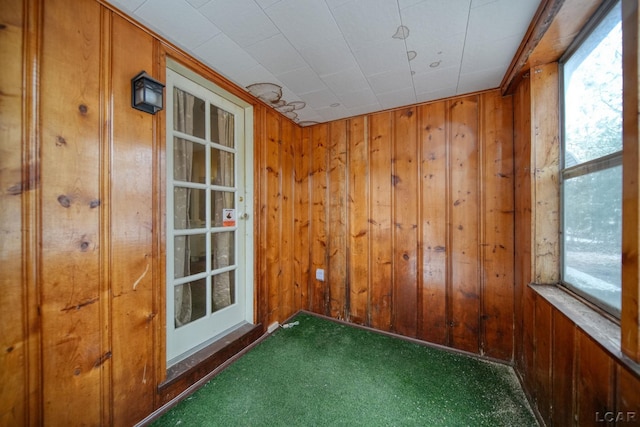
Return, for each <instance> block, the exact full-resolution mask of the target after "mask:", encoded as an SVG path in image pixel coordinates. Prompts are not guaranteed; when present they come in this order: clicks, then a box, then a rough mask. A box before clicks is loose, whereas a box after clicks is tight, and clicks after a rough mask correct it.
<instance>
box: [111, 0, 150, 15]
mask: <svg viewBox="0 0 640 427" xmlns="http://www.w3.org/2000/svg"><path fill="white" fill-rule="evenodd" d="M145 1H147V0H109V3H111V4H112V5H114V6H115V7H117V8H118V9H120V10H121V11H123V12H127V13H131V12H134V11H135V10H136V9H137V8H139V7H140V6H141V5H142V3H144V2H145Z"/></svg>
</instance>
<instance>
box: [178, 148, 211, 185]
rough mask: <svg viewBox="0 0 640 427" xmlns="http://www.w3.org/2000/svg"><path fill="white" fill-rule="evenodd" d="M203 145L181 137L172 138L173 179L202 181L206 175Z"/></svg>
mask: <svg viewBox="0 0 640 427" xmlns="http://www.w3.org/2000/svg"><path fill="white" fill-rule="evenodd" d="M205 161H206V157H205V147H204V145H202V144H198V143H195V142H191V141H187V140H185V139H181V138H174V139H173V179H174V180H176V181H184V182H197V183H201V184H203V183H204V178H205V176H206V163H205Z"/></svg>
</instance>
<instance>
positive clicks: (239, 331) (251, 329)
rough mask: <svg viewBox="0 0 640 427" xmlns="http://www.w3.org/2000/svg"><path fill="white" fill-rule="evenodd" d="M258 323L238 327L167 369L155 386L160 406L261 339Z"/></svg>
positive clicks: (260, 325)
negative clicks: (163, 379) (161, 380)
mask: <svg viewBox="0 0 640 427" xmlns="http://www.w3.org/2000/svg"><path fill="white" fill-rule="evenodd" d="M263 333H264V328H263V327H262V324H258V325H252V324H250V323H243V324H240V325H239V326H238V327H236V328H233V329H232V330H231V332H229V333H227V334H225V335H224V336H221V337H220V338H219V339H218V340H216V341H214V342H212V343H211V344H209V345H207V346H206V347H204V348H202V349H200V350H198V351H197V352H195V353H193V354H192V355H190V356H188V357H186V358H185V359H183V360H181V361H179V362H177V363H176V364H174V365H173V366H171V367H169V368H168V369H167V379H166V380H165V381H164V382H162V383H161V384H160V385H159V386H158V394H159V396H160V404H161V405H164V404H165V403H168V402H169V401H171V400H172V399H173V398H174V397H176V396H177V395H179V394H180V393H182V392H183V391H185V390H186V389H187V388H189V387H190V386H192V385H193V384H195V383H196V382H198V381H199V380H201V379H202V378H204V377H206V376H207V375H208V374H210V373H211V372H212V371H213V370H215V369H216V368H218V367H219V366H221V365H222V364H223V363H225V362H226V361H228V360H229V359H231V358H233V357H234V356H235V355H236V354H238V353H240V352H241V351H242V350H243V349H245V348H246V347H248V346H249V345H251V344H252V343H253V342H254V341H256V340H257V339H258V338H260V337H261V336H262V334H263Z"/></svg>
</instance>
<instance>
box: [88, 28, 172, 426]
mask: <svg viewBox="0 0 640 427" xmlns="http://www.w3.org/2000/svg"><path fill="white" fill-rule="evenodd" d="M112 34H113V42H112V49H113V52H112V66H111V69H110V71H111V82H112V85H113V92H112V93H113V101H112V102H113V110H112V112H111V113H112V116H113V120H112V123H110V124H109V128H108V131H109V132H113V137H112V139H111V143H110V144H106V143H105V145H107V147H106V151H105V157H107V156H108V155H110V156H111V158H103V160H102V164H103V166H102V171H103V174H105V175H106V177H104V179H106V180H107V182H108V184H109V187H108V188H103V195H102V196H101V198H100V200H99V207H98V208H99V209H100V210H101V211H102V212H103V215H104V214H107V215H108V223H107V224H105V225H106V226H109V228H108V229H107V230H108V236H109V239H110V249H109V251H108V258H107V260H106V261H107V263H106V265H105V268H108V266H109V265H113V266H117V268H114V269H112V271H111V277H110V281H107V283H110V284H111V297H112V301H111V315H110V317H111V324H112V326H111V331H112V333H111V337H112V343H113V344H112V350H111V354H112V358H111V364H112V367H113V369H112V371H113V373H112V378H113V382H114V384H117V388H115V389H114V392H113V419H114V420H118V422H122V423H125V424H134V423H135V422H136V421H139V420H141V419H143V418H144V417H145V416H146V415H147V414H148V413H149V412H150V411H152V410H153V398H154V393H155V386H154V385H155V384H156V379H155V377H154V369H153V366H154V360H153V355H154V351H153V344H154V341H153V330H154V326H155V325H157V323H156V320H155V318H156V313H155V312H154V308H153V305H152V304H153V292H154V288H153V275H154V274H153V266H152V255H153V234H152V226H151V218H152V212H153V193H152V192H149V191H148V189H149V188H153V176H154V170H153V164H154V162H153V156H154V147H153V145H152V144H153V127H154V116H151V115H149V114H145V113H143V112H141V111H138V110H134V109H132V108H131V107H130V104H131V85H130V80H131V78H132V77H133V76H135V75H136V74H137V73H139V72H140V70H147V72H150V73H151V72H152V71H153V62H152V60H153V56H152V54H153V39H152V37H151V36H149V35H148V34H146V33H144V32H143V31H142V30H140V29H138V28H137V27H134V26H132V25H130V24H129V23H128V22H126V21H124V20H123V19H121V18H119V17H118V16H114V18H113V28H112ZM130 40H136V43H135V44H133V43H130ZM140 51H142V52H147V55H140V54H139V52H140ZM105 252H106V251H105ZM158 291H161V292H164V287H162V289H160V290H158ZM107 295H108V294H107ZM105 296H106V295H105ZM134 342H135V343H136V345H135V346H133V345H131V343H134ZM132 395H135V396H136V399H135V400H133V401H132V399H131V396H132Z"/></svg>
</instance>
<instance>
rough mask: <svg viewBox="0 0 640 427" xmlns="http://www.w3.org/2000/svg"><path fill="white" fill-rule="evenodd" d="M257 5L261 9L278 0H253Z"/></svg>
mask: <svg viewBox="0 0 640 427" xmlns="http://www.w3.org/2000/svg"><path fill="white" fill-rule="evenodd" d="M255 1H256V3H257V4H258V6H260V7H261V8H263V9H266V8H268V7H270V6H273V5H274V4H276V3H278V2H279V1H280V0H255Z"/></svg>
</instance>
